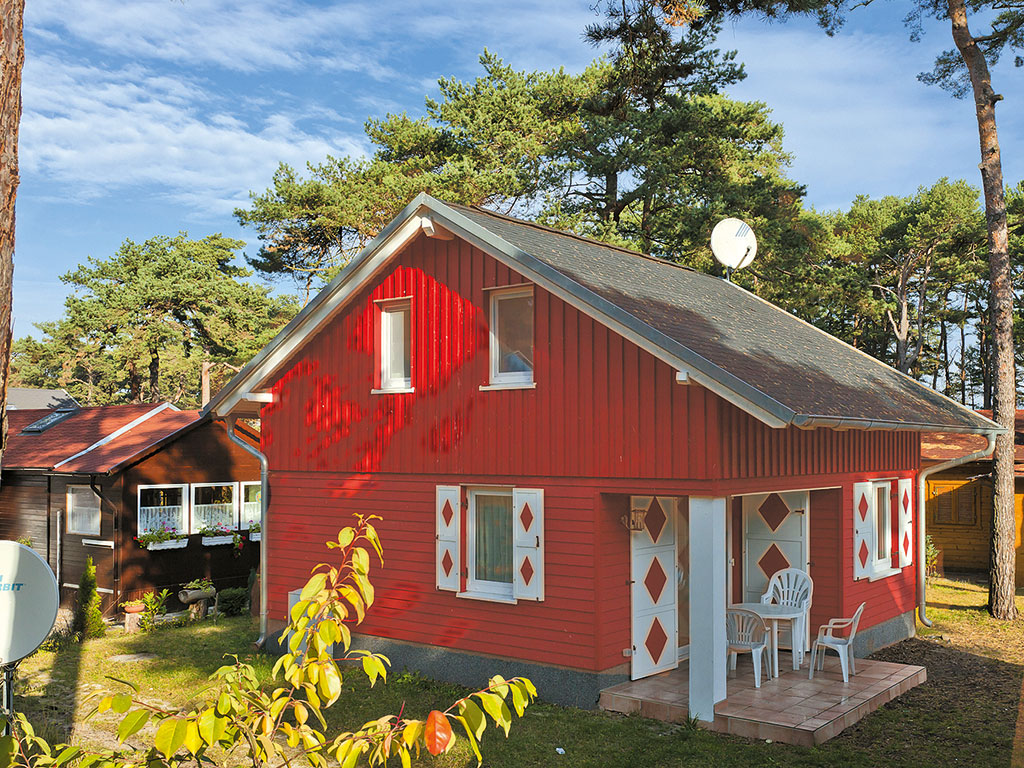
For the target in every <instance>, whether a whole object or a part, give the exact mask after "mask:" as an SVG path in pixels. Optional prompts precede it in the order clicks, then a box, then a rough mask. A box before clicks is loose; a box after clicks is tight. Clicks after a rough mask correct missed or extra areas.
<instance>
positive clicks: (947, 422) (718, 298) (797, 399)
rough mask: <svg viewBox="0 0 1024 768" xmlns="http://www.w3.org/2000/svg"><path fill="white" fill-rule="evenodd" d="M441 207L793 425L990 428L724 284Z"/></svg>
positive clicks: (512, 222)
mask: <svg viewBox="0 0 1024 768" xmlns="http://www.w3.org/2000/svg"><path fill="white" fill-rule="evenodd" d="M449 207H450V208H452V209H453V210H455V211H457V212H458V213H459V214H461V215H462V216H465V217H466V218H468V219H470V220H471V221H473V222H474V223H476V224H478V225H479V226H481V227H483V228H485V229H486V230H488V231H489V232H491V233H493V234H494V235H496V236H498V237H500V238H501V239H502V240H504V241H506V242H508V243H510V244H511V245H513V246H515V247H516V248H518V249H520V250H522V251H525V252H526V253H528V254H530V255H531V256H533V257H534V258H536V259H538V260H540V261H541V262H543V263H545V264H547V265H549V266H550V267H552V268H553V269H555V270H557V271H558V272H560V273H561V274H563V275H565V276H566V277H568V278H570V279H571V280H572V281H574V282H576V283H578V284H579V285H581V286H583V287H584V288H586V289H587V290H589V291H592V292H594V293H596V294H598V295H599V296H601V297H603V298H604V299H606V300H607V301H609V302H610V303H612V304H614V305H615V306H617V307H619V308H621V309H622V310H624V311H626V312H627V313H629V314H630V315H632V316H633V317H634V318H636V319H637V320H639V321H640V322H641V323H643V324H644V325H647V326H649V327H650V328H652V329H654V330H655V331H658V332H660V333H661V334H664V335H665V336H667V337H668V338H670V339H672V340H674V341H675V342H677V343H678V344H680V345H682V346H684V347H686V348H687V349H689V350H691V351H692V352H694V353H696V354H697V355H699V356H701V357H702V358H704V359H705V360H707V361H709V362H710V363H712V364H714V365H715V366H717V367H718V368H720V369H722V370H724V371H725V372H727V373H728V374H731V375H732V376H734V377H736V378H737V379H739V380H741V381H742V382H745V383H746V384H748V385H749V386H751V387H753V388H754V389H756V390H758V391H759V392H761V393H763V394H764V395H766V396H767V397H768V398H770V399H771V400H773V401H775V402H776V403H778V404H780V405H782V406H784V408H785V409H788V410H791V411H792V412H793V413H794V414H796V417H795V418H794V419H793V423H796V424H801V423H804V422H805V421H806V420H807V417H824V418H825V419H847V420H856V421H863V422H878V421H884V422H892V423H893V424H894V425H905V426H907V427H912V426H913V425H931V426H933V427H935V426H943V427H948V428H951V429H957V430H991V429H993V428H994V425H993V424H992V422H990V421H988V420H987V419H984V418H983V417H981V416H979V415H978V414H976V413H974V412H972V411H970V410H968V409H967V408H963V407H961V406H959V405H958V404H956V403H954V402H953V401H951V400H949V399H947V398H945V397H943V396H942V395H940V394H939V393H937V392H935V391H934V390H932V389H930V388H929V387H926V386H924V385H923V384H920V383H919V382H917V381H914V380H913V379H911V378H910V377H907V376H904V375H903V374H901V373H899V372H898V371H896V370H895V369H893V368H891V367H890V366H888V365H885V364H883V363H881V362H879V361H877V360H875V359H873V358H871V357H870V356H868V355H866V354H864V353H862V352H860V351H858V350H856V349H854V348H853V347H851V346H849V345H848V344H845V343H844V342H842V341H840V340H838V339H836V338H835V337H833V336H830V335H828V334H827V333H825V332H823V331H820V330H818V329H817V328H815V327H813V326H812V325H810V324H808V323H806V322H804V321H803V320H800V319H799V318H797V317H795V316H794V315H791V314H790V313H788V312H786V311H784V310H782V309H780V308H779V307H776V306H775V305H773V304H770V303H768V302H766V301H764V300H762V299H760V298H758V297H757V296H755V295H754V294H752V293H750V292H748V291H746V290H744V289H742V288H740V287H739V286H737V285H735V284H733V283H728V282H726V281H724V280H722V279H720V278H717V277H713V276H711V275H706V274H703V273H701V272H696V271H694V270H691V269H687V268H684V267H680V266H678V265H676V264H673V263H671V262H668V261H664V260H661V259H655V258H652V257H648V256H643V255H640V254H634V253H631V252H629V251H625V250H623V249H619V248H614V247H610V246H606V245H603V244H601V243H597V242H595V241H591V240H586V239H584V238H579V237H575V236H573V235H567V234H564V233H560V232H556V231H555V230H551V229H548V228H546V227H540V226H537V225H534V224H531V223H528V222H523V221H519V220H517V219H511V218H508V217H505V216H501V215H499V214H494V213H491V212H489V211H484V210H481V209H475V208H466V207H463V206H455V205H451V206H449ZM816 420H818V421H822V420H823V419H821V418H816Z"/></svg>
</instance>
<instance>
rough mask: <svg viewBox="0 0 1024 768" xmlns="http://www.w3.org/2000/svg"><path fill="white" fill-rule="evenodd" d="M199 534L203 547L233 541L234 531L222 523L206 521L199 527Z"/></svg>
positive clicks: (231, 542)
mask: <svg viewBox="0 0 1024 768" xmlns="http://www.w3.org/2000/svg"><path fill="white" fill-rule="evenodd" d="M199 534H200V535H201V536H202V537H203V546H204V547H216V546H219V545H221V544H234V543H235V535H236V534H235V531H234V530H233V529H231V528H229V527H228V526H226V525H224V524H223V523H207V524H206V525H204V526H203V527H202V528H200V529H199Z"/></svg>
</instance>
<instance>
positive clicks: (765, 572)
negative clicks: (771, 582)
mask: <svg viewBox="0 0 1024 768" xmlns="http://www.w3.org/2000/svg"><path fill="white" fill-rule="evenodd" d="M808 497H809V494H808V492H807V491H793V492H790V493H766V494H758V495H756V496H744V497H743V550H744V552H743V583H744V589H743V599H744V601H746V602H757V601H759V600H760V599H761V595H763V594H764V591H765V590H766V589H767V588H768V579H770V578H771V577H772V574H773V573H775V572H776V571H781V570H782V569H783V568H801V569H803V570H807V567H808V558H807V514H808V507H809V501H810V500H809V498H808Z"/></svg>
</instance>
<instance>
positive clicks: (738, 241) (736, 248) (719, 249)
mask: <svg viewBox="0 0 1024 768" xmlns="http://www.w3.org/2000/svg"><path fill="white" fill-rule="evenodd" d="M711 252H712V253H713V254H715V258H716V259H717V260H718V263H719V264H721V265H722V266H723V267H725V268H726V269H727V270H729V271H731V270H734V269H743V268H744V267H746V266H748V265H749V264H750V262H752V261H753V260H754V257H755V256H756V255H757V238H756V237H754V230H752V229H751V228H750V226H749V225H748V224H747V223H746V222H745V221H740V220H739V219H732V218H730V219H722V220H721V221H720V222H718V223H717V224H715V228H714V229H713V230H711Z"/></svg>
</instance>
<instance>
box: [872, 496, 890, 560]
mask: <svg viewBox="0 0 1024 768" xmlns="http://www.w3.org/2000/svg"><path fill="white" fill-rule="evenodd" d="M889 490H890V489H889V483H878V484H877V485H876V486H875V570H876V571H881V570H887V569H889V568H891V567H892V504H891V503H890V500H889Z"/></svg>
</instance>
